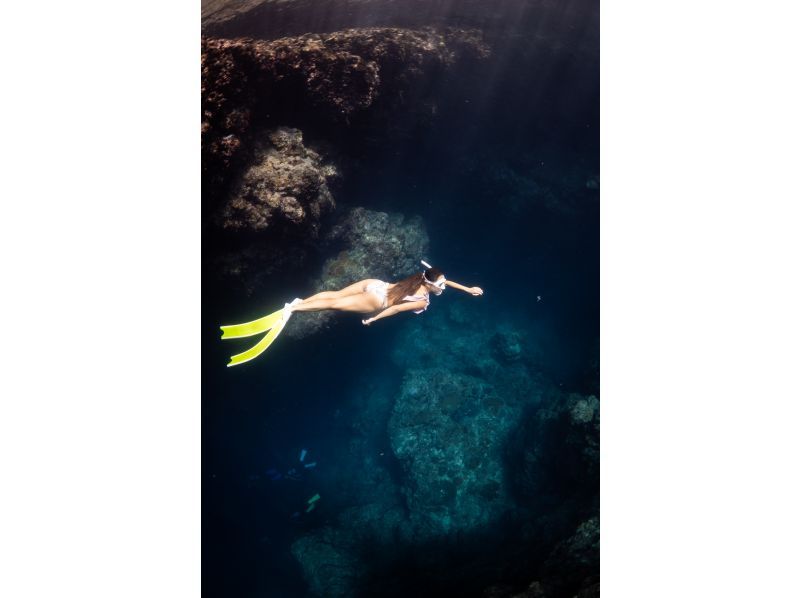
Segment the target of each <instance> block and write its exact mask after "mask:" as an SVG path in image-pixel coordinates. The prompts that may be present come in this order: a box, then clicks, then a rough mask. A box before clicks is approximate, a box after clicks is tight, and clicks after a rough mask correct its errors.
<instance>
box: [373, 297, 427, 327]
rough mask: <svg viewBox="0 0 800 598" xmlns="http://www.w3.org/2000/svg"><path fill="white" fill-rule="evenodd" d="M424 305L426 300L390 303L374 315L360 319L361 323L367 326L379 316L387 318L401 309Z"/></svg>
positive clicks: (413, 308) (408, 309)
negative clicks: (390, 304)
mask: <svg viewBox="0 0 800 598" xmlns="http://www.w3.org/2000/svg"><path fill="white" fill-rule="evenodd" d="M426 305H428V303H427V302H426V301H409V302H407V303H400V304H398V305H392V306H391V307H387V308H386V309H384V310H383V311H382V312H381V313H379V314H378V315H376V316H373V317H371V318H367V319H366V320H361V323H362V324H364V326H369V325H370V324H372V323H373V322H374V321H375V320H380V319H381V318H388V317H389V316H393V315H395V314H399V313H400V312H401V311H411V310H417V309H425V306H426Z"/></svg>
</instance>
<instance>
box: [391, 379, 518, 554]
mask: <svg viewBox="0 0 800 598" xmlns="http://www.w3.org/2000/svg"><path fill="white" fill-rule="evenodd" d="M528 398H529V397H528V396H526V395H522V396H509V395H499V394H498V393H497V391H496V390H495V388H494V386H493V385H491V384H489V383H487V381H485V380H482V379H480V378H476V377H473V376H469V375H466V374H457V373H452V372H449V371H448V370H445V369H441V368H429V369H422V370H410V371H408V372H407V373H406V375H405V377H404V379H403V383H402V387H401V389H400V394H399V396H398V398H397V400H396V402H395V405H394V412H393V414H392V418H391V420H390V422H389V438H390V439H391V444H392V450H393V451H394V454H395V456H396V457H397V458H398V459H399V460H400V462H401V463H402V466H403V472H404V479H405V480H406V483H405V484H404V485H403V487H402V492H403V495H404V497H405V502H406V505H407V507H408V509H409V512H410V518H411V522H412V525H413V527H414V528H415V529H416V530H417V533H416V537H417V538H418V539H423V538H427V537H437V536H440V535H442V534H448V533H451V532H458V531H462V532H464V531H471V530H473V529H475V528H477V527H480V526H483V525H487V524H489V523H490V522H491V521H493V520H496V519H498V518H499V517H500V516H501V515H502V514H503V512H504V511H506V510H508V509H509V508H511V504H510V502H509V499H508V492H507V489H506V484H505V479H504V477H503V467H502V462H501V459H502V443H503V441H504V440H505V438H506V436H507V435H508V433H509V432H510V431H511V429H512V428H513V427H514V425H515V423H516V421H517V419H518V417H519V415H520V413H521V410H522V407H523V405H524V400H525V399H528Z"/></svg>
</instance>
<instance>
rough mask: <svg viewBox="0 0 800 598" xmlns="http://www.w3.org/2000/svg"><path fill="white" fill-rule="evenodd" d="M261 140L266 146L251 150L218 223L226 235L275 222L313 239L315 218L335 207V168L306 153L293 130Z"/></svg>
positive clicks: (282, 130) (256, 229) (276, 132)
mask: <svg viewBox="0 0 800 598" xmlns="http://www.w3.org/2000/svg"><path fill="white" fill-rule="evenodd" d="M266 136H267V138H268V139H269V144H260V145H259V147H258V148H257V149H256V150H255V153H254V160H253V162H252V163H251V164H250V165H249V166H248V167H247V168H246V169H245V171H244V172H243V173H242V175H241V177H240V178H239V180H238V181H237V183H235V184H234V187H233V190H232V193H231V195H230V198H229V199H228V201H227V202H226V203H225V204H224V205H223V207H222V209H221V210H220V213H219V216H218V222H219V224H220V225H221V226H222V227H223V228H226V229H234V230H247V231H252V232H259V231H264V230H266V229H267V228H268V227H269V226H270V225H271V224H272V223H273V222H274V221H275V220H278V221H279V222H280V223H281V225H282V226H283V227H284V228H288V229H290V230H291V231H292V232H293V233H295V234H303V235H304V236H306V237H308V236H310V237H311V238H316V237H317V234H318V233H319V226H320V224H319V223H320V218H322V216H323V215H324V214H326V213H328V212H330V211H331V210H333V209H334V207H335V203H334V200H333V196H332V195H331V192H330V189H329V188H328V179H330V178H332V177H334V176H336V174H337V173H336V168H334V167H333V166H332V165H330V164H324V163H323V160H322V157H321V156H320V155H319V154H318V153H317V152H315V151H314V150H312V149H310V148H307V147H305V146H304V145H303V134H302V133H301V132H300V131H299V130H297V129H290V128H287V127H280V128H278V129H275V130H273V131H269V132H268V133H267V135H266Z"/></svg>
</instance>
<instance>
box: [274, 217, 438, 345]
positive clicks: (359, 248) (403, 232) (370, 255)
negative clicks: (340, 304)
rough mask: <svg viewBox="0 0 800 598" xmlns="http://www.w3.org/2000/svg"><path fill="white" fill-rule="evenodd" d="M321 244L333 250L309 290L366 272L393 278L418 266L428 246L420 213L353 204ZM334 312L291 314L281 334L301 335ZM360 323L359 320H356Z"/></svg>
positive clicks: (336, 285) (338, 286)
mask: <svg viewBox="0 0 800 598" xmlns="http://www.w3.org/2000/svg"><path fill="white" fill-rule="evenodd" d="M323 241H324V243H325V244H326V246H330V247H339V248H341V250H340V251H339V252H338V253H334V255H333V256H332V257H330V258H328V259H327V260H326V261H325V263H324V264H323V266H322V273H321V275H320V277H319V278H318V279H317V280H316V281H315V282H314V283H313V291H314V292H315V293H317V292H320V291H329V290H337V289H341V288H344V287H346V286H347V285H350V284H353V283H354V282H357V281H359V280H364V279H366V278H380V279H382V280H397V279H399V278H404V277H406V276H408V275H409V274H412V273H413V272H414V271H415V270H417V264H418V263H419V259H420V257H422V256H424V255H425V254H426V253H427V251H428V234H427V233H426V232H425V226H424V224H423V222H422V219H421V218H418V217H411V218H407V217H405V216H403V215H402V214H387V213H385V212H375V211H371V210H365V209H364V208H353V209H352V210H350V211H348V212H347V213H345V214H344V215H343V217H342V218H341V219H340V220H339V221H338V222H337V223H336V224H335V225H334V226H333V227H332V228H331V230H330V231H329V232H328V233H326V234H325V235H324V239H323ZM337 316H341V314H336V313H335V312H330V311H322V312H303V313H298V314H296V316H295V317H293V318H292V319H291V320H290V321H289V324H288V325H287V327H286V333H285V334H286V335H287V336H293V337H295V338H302V337H304V336H308V335H309V334H313V333H314V332H317V331H318V330H320V329H321V328H324V327H326V326H327V325H329V324H330V323H331V322H332V321H333V320H334V319H335V318H336V317H337ZM359 326H360V324H359Z"/></svg>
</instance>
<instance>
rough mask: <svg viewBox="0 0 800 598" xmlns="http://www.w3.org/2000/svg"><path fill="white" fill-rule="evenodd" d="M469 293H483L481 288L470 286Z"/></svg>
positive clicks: (475, 294)
mask: <svg viewBox="0 0 800 598" xmlns="http://www.w3.org/2000/svg"><path fill="white" fill-rule="evenodd" d="M469 293H470V295H473V296H475V297H478V296H479V295H483V289H482V288H480V287H470V289H469Z"/></svg>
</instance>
